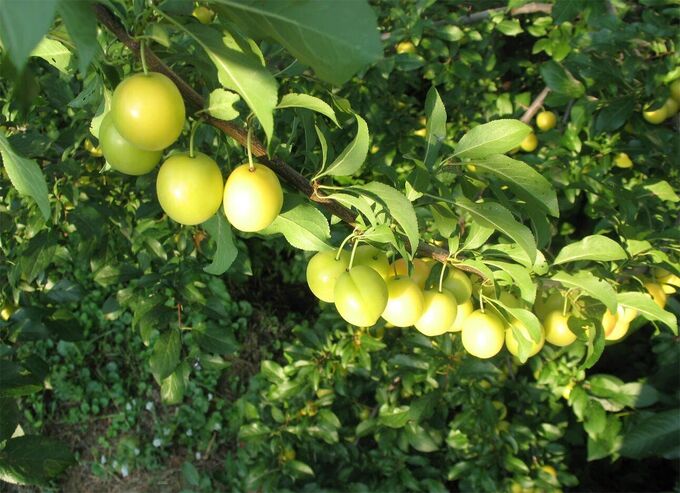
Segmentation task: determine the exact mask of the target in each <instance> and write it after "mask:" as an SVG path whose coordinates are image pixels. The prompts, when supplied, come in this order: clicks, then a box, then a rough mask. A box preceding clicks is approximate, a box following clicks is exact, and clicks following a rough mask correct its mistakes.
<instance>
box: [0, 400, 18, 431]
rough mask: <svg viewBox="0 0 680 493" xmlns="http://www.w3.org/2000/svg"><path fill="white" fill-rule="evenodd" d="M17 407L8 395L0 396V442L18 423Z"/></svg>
mask: <svg viewBox="0 0 680 493" xmlns="http://www.w3.org/2000/svg"><path fill="white" fill-rule="evenodd" d="M19 416H20V415H19V407H18V406H17V402H16V401H15V400H14V399H12V398H9V397H0V442H4V441H5V440H7V439H8V438H10V437H11V436H12V434H13V433H14V430H16V428H17V425H18V424H19Z"/></svg>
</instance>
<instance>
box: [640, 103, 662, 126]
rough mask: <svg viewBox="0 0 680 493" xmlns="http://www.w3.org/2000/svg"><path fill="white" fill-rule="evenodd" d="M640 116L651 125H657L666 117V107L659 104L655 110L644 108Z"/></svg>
mask: <svg viewBox="0 0 680 493" xmlns="http://www.w3.org/2000/svg"><path fill="white" fill-rule="evenodd" d="M642 117H643V118H644V119H645V120H647V121H648V122H649V123H651V124H653V125H658V124H660V123H663V121H664V120H665V119H666V118H668V113H667V112H666V107H665V106H661V108H658V109H656V110H645V111H643V112H642Z"/></svg>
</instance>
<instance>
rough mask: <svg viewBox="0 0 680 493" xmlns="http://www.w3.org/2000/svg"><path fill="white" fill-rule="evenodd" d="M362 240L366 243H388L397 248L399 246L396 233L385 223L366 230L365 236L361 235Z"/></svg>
mask: <svg viewBox="0 0 680 493" xmlns="http://www.w3.org/2000/svg"><path fill="white" fill-rule="evenodd" d="M361 238H362V239H363V240H364V241H372V242H375V243H386V244H390V245H395V246H396V245H397V239H396V237H395V236H394V231H392V229H391V228H390V226H389V225H388V224H385V223H383V224H378V225H377V226H371V227H369V228H366V229H365V230H364V232H363V234H362V235H361Z"/></svg>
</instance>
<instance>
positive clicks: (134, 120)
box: [111, 72, 185, 151]
mask: <svg viewBox="0 0 680 493" xmlns="http://www.w3.org/2000/svg"><path fill="white" fill-rule="evenodd" d="M111 116H112V118H113V124H114V125H115V126H116V129H117V130H118V132H120V135H121V136H122V137H123V138H124V139H125V140H127V141H128V142H130V143H131V144H132V145H134V146H136V147H139V148H140V149H144V150H147V151H161V150H163V149H165V148H166V147H168V146H169V145H171V144H172V143H173V142H175V141H176V140H177V138H178V137H179V135H180V134H181V133H182V129H183V128H184V118H185V109H184V100H183V99H182V95H181V94H180V92H179V90H178V89H177V86H176V85H175V84H174V82H172V81H171V80H170V79H169V78H168V77H166V76H165V75H163V74H159V73H157V72H149V73H148V74H135V75H132V76H130V77H128V78H127V79H125V80H123V82H121V83H120V84H118V87H116V90H115V91H114V92H113V99H112V101H111Z"/></svg>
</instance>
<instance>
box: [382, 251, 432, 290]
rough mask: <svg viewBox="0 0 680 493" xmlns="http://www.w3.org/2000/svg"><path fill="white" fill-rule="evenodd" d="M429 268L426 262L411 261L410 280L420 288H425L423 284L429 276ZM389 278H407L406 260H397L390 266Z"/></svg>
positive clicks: (416, 259)
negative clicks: (411, 271)
mask: <svg viewBox="0 0 680 493" xmlns="http://www.w3.org/2000/svg"><path fill="white" fill-rule="evenodd" d="M431 268H432V266H430V265H429V264H428V263H427V262H424V261H423V260H422V259H419V258H415V259H413V274H412V275H411V278H412V279H413V280H414V281H415V282H416V284H417V285H418V286H420V287H421V288H424V287H425V282H426V281H427V278H428V277H429V275H430V269H431ZM390 276H408V265H407V264H406V260H404V259H403V258H400V259H397V260H396V261H394V262H392V264H391V265H390Z"/></svg>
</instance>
